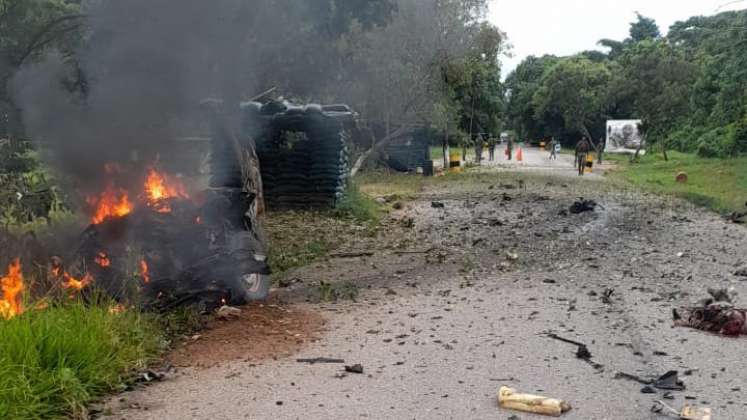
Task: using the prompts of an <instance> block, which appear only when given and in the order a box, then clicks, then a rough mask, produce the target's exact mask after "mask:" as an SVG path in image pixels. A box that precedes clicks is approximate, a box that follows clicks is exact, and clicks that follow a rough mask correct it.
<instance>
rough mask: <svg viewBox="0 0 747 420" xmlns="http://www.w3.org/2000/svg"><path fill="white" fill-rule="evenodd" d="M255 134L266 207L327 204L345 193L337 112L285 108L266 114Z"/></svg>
mask: <svg viewBox="0 0 747 420" xmlns="http://www.w3.org/2000/svg"><path fill="white" fill-rule="evenodd" d="M255 138H256V139H257V140H256V141H257V154H258V156H259V161H260V170H261V173H262V181H263V184H264V197H265V203H266V205H267V207H268V208H269V209H271V210H285V209H309V208H331V207H334V206H335V205H336V204H337V202H338V201H339V200H340V199H341V198H342V197H343V196H344V194H345V189H346V187H347V184H348V177H349V161H348V152H347V146H346V136H345V130H344V129H343V126H342V124H341V122H340V120H339V118H337V115H336V114H334V113H332V114H330V113H325V112H320V109H319V108H318V107H304V108H299V109H291V110H286V111H283V112H281V113H277V114H274V115H273V116H271V117H269V118H266V119H265V120H264V124H262V130H261V131H260V132H259V133H258V135H257V136H256V137H255Z"/></svg>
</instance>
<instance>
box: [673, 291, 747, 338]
mask: <svg viewBox="0 0 747 420" xmlns="http://www.w3.org/2000/svg"><path fill="white" fill-rule="evenodd" d="M708 294H709V295H710V297H707V298H705V299H701V300H700V301H699V302H698V303H697V306H694V307H685V308H680V309H679V310H678V309H672V318H673V319H674V325H675V326H679V327H690V328H695V329H698V330H701V331H707V332H712V333H717V334H720V335H724V336H738V335H747V309H737V308H735V307H734V305H733V303H732V300H733V296H734V293H732V292H730V291H729V290H726V289H717V290H715V289H708Z"/></svg>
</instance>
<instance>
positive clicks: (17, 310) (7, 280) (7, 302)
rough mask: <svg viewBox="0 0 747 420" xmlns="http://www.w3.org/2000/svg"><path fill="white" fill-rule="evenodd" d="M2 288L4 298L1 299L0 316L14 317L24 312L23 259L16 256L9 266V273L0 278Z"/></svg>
mask: <svg viewBox="0 0 747 420" xmlns="http://www.w3.org/2000/svg"><path fill="white" fill-rule="evenodd" d="M0 287H1V288H2V292H3V294H2V299H0V317H3V318H5V319H10V318H13V317H14V316H16V315H19V314H21V313H23V307H22V305H21V292H23V289H24V284H23V273H22V272H21V260H20V259H19V258H16V259H15V260H13V262H11V263H10V265H9V266H8V274H7V275H6V276H4V277H3V278H1V279H0Z"/></svg>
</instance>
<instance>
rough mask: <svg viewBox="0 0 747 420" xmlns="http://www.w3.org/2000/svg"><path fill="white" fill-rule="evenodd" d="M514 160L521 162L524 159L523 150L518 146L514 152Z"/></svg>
mask: <svg viewBox="0 0 747 420" xmlns="http://www.w3.org/2000/svg"><path fill="white" fill-rule="evenodd" d="M516 161H517V162H523V161H524V151H523V150H521V147H519V151H517V152H516Z"/></svg>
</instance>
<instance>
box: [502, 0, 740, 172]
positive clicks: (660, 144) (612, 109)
mask: <svg viewBox="0 0 747 420" xmlns="http://www.w3.org/2000/svg"><path fill="white" fill-rule="evenodd" d="M746 26H747V10H742V11H734V12H723V13H720V14H717V15H714V16H708V17H703V16H699V17H693V18H690V19H687V20H686V21H683V22H677V23H675V24H674V25H672V27H670V28H669V31H668V33H666V34H662V32H661V30H660V28H659V27H658V26H657V24H656V22H655V21H654V20H653V19H650V18H647V17H645V16H641V15H638V19H637V20H636V21H635V22H633V23H632V24H631V26H630V36H629V37H628V38H626V39H623V40H612V39H602V40H600V41H599V45H600V47H603V49H604V51H596V50H594V51H584V52H581V53H579V54H576V55H572V56H567V57H557V56H552V55H545V56H541V57H534V56H530V57H528V58H527V59H525V60H524V61H523V62H522V63H521V64H520V65H519V66H518V67H517V69H516V70H515V71H514V72H512V73H511V74H509V75H508V77H507V80H506V89H507V90H509V91H511V95H510V99H509V104H508V111H507V119H508V125H509V126H510V127H512V128H514V129H515V130H516V131H517V134H518V136H519V137H520V138H529V139H539V138H548V137H550V136H555V138H557V139H559V140H560V141H561V142H562V143H563V144H564V145H566V146H571V147H572V146H574V145H575V143H576V142H577V141H578V140H579V139H580V137H581V136H582V135H586V136H589V137H590V138H591V139H593V140H594V142H595V143H596V142H597V141H600V139H604V138H605V136H606V121H607V120H610V119H640V120H642V126H641V129H642V131H643V132H644V133H645V135H646V137H647V142H648V146H647V148H648V150H649V152H652V153H659V154H663V152H665V151H667V150H676V151H681V152H687V153H693V154H696V155H697V156H698V157H702V158H713V157H722V158H729V157H738V156H741V155H744V154H747V99H746V98H747V95H745V91H744V86H745V84H746V83H747V73H745V72H744V68H745V65H746V64H747V61H745V60H747V31H745V30H744V28H745V27H746ZM664 157H665V159H666V157H667V156H666V155H665V156H664ZM680 162H681V163H682V162H684V161H682V160H681V159H680ZM692 162H693V163H694V162H695V161H692Z"/></svg>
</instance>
